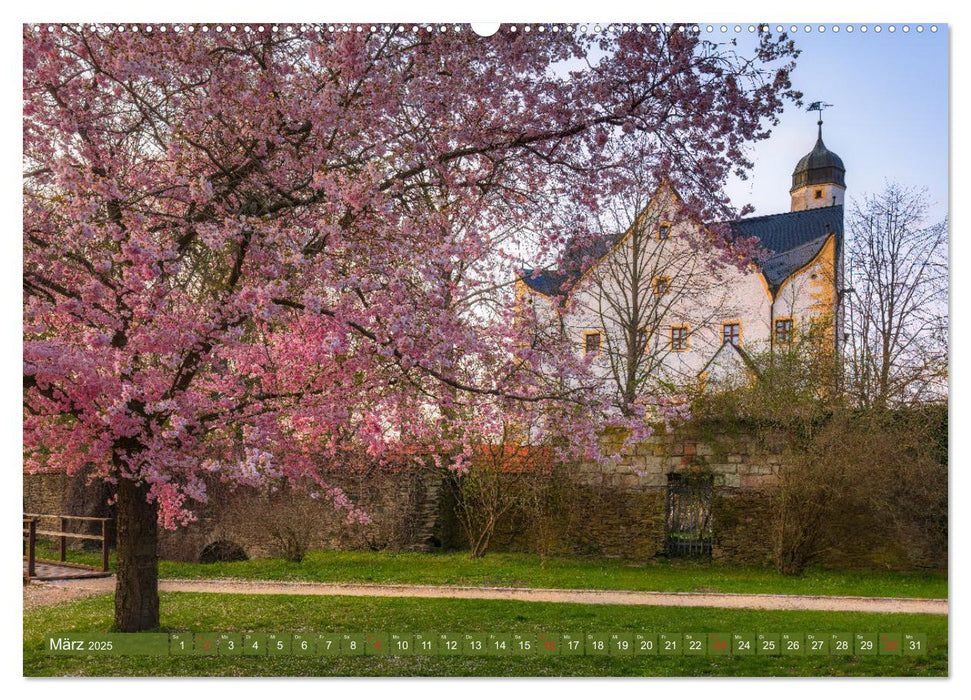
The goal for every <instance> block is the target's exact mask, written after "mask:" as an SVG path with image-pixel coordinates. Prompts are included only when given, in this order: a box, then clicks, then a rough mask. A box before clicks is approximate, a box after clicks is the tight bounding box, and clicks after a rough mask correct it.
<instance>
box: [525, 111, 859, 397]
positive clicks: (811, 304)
mask: <svg viewBox="0 0 971 700" xmlns="http://www.w3.org/2000/svg"><path fill="white" fill-rule="evenodd" d="M844 175H845V168H844V166H843V163H842V161H841V160H840V158H839V157H838V156H837V155H836V154H835V153H833V152H831V151H829V150H828V149H827V148H826V146H825V145H824V144H823V139H822V123H821V122H820V127H819V137H818V139H817V141H816V144H815V146H814V148H813V150H812V151H811V152H810V153H808V154H807V155H806V156H804V157H803V158H802V159H800V160H799V162H798V164H797V165H796V168H795V170H794V172H793V175H792V186H791V189H790V196H791V210H790V211H789V212H785V213H781V214H774V215H769V216H759V217H749V218H745V219H740V220H738V221H735V222H731V224H730V226H731V229H732V232H733V235H734V236H736V237H742V238H751V237H755V238H757V239H758V241H759V243H760V246H761V247H762V249H763V250H764V251H766V255H765V256H763V257H762V258H761V260H760V262H759V263H757V264H754V263H753V264H748V265H744V266H741V267H739V266H737V265H734V264H726V263H724V262H719V261H718V260H716V258H717V257H719V251H714V252H713V250H712V248H711V246H710V239H706V238H705V235H704V232H705V228H704V227H703V226H701V225H700V224H699V223H697V222H694V221H690V220H683V219H679V215H678V210H679V207H678V202H679V200H678V197H677V195H676V193H674V192H672V191H670V190H661V191H659V192H657V193H656V194H655V195H654V197H653V198H652V199H651V201H650V203H649V204H648V205H647V207H646V208H645V209H644V210H643V211H642V212H641V214H640V215H639V216H638V217H637V218H636V220H635V223H634V224H633V225H632V226H631V227H630V229H629V230H628V231H626V232H624V233H622V234H618V235H615V236H611V237H606V238H604V239H602V240H597V241H595V242H593V243H589V244H586V245H585V246H584V248H583V250H580V251H574V252H573V253H571V255H573V256H574V259H577V258H582V259H583V260H584V261H587V262H586V264H585V265H575V266H572V267H571V266H569V265H564V269H542V270H532V269H524V270H523V272H522V276H521V278H520V280H519V281H518V283H517V295H518V296H519V297H520V299H525V300H526V301H528V303H531V304H533V305H534V306H536V307H537V309H538V312H539V315H540V316H541V317H544V318H547V319H549V320H550V322H551V324H552V323H555V324H556V325H558V327H559V331H560V332H562V333H565V334H566V335H567V337H569V338H570V339H571V341H572V342H573V344H574V346H575V347H576V351H577V352H578V353H579V354H580V355H582V356H589V357H590V362H591V363H592V366H593V367H594V368H595V370H596V371H597V372H598V373H600V374H602V375H604V377H605V378H608V379H610V378H612V379H614V380H615V381H616V382H617V383H618V386H619V387H621V390H622V392H623V389H624V388H627V389H628V390H629V389H631V387H632V386H634V385H637V386H643V385H644V384H647V383H651V384H656V383H662V384H665V385H668V386H670V387H672V388H674V387H679V386H686V385H689V384H693V383H695V382H697V381H698V379H699V378H702V379H704V378H707V377H711V378H714V379H717V378H718V377H719V376H721V375H727V374H730V373H734V372H737V371H738V370H740V369H744V368H746V367H749V368H751V366H752V363H751V359H750V358H751V357H752V355H753V354H754V353H759V352H762V351H765V350H769V349H773V348H778V347H780V346H786V345H789V344H791V343H792V342H794V341H795V339H796V338H797V335H798V334H799V333H800V332H806V331H808V329H809V328H810V327H812V326H815V327H816V328H819V327H822V328H823V329H828V330H827V332H828V333H829V334H830V338H831V340H832V343H833V345H834V348H835V347H836V346H838V343H839V342H840V333H839V319H840V309H839V302H840V289H841V282H842V249H843V197H844V193H845V190H846V184H845V179H844ZM706 240H708V241H709V244H708V245H707V246H706V244H705V242H706ZM567 257H568V256H567ZM566 268H569V269H570V270H571V271H567V269H566Z"/></svg>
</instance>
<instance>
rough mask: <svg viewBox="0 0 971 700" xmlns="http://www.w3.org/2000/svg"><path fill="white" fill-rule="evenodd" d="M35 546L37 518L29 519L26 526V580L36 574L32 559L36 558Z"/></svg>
mask: <svg viewBox="0 0 971 700" xmlns="http://www.w3.org/2000/svg"><path fill="white" fill-rule="evenodd" d="M36 548H37V520H35V519H34V518H31V519H30V524H29V525H28V526H27V580H28V581H29V580H30V579H32V578H34V576H36V575H37V569H36V567H35V565H34V559H35V558H36V552H35V550H36Z"/></svg>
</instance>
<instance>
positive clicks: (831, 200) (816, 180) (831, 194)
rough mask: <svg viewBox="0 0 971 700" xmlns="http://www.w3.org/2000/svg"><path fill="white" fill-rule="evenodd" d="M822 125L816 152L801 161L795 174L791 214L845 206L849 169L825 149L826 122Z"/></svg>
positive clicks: (820, 125) (793, 175) (793, 172)
mask: <svg viewBox="0 0 971 700" xmlns="http://www.w3.org/2000/svg"><path fill="white" fill-rule="evenodd" d="M817 124H818V125H819V136H818V137H817V139H816V145H815V146H813V150H811V151H810V152H809V153H807V154H806V155H804V156H803V157H802V158H800V159H799V162H798V163H797V164H796V169H795V170H793V171H792V189H790V190H789V194H790V195H792V209H791V211H803V210H805V209H817V208H819V207H831V206H834V205H837V204H842V203H843V194H844V193H845V192H846V181H845V180H844V178H843V176H844V175H845V174H846V168H845V167H843V161H842V160H841V159H840V157H839V156H838V155H836V154H835V153H833V152H832V151H831V150H829V149H828V148H826V144H824V143H823V121H822V119H820V120H819V122H817Z"/></svg>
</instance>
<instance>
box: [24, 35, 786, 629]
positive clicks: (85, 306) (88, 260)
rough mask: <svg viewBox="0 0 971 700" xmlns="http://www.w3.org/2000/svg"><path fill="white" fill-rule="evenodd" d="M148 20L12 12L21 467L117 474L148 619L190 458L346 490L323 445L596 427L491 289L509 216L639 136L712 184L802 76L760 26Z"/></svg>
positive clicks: (120, 613) (676, 172)
mask: <svg viewBox="0 0 971 700" xmlns="http://www.w3.org/2000/svg"><path fill="white" fill-rule="evenodd" d="M175 29H176V28H174V27H172V26H168V27H166V28H165V31H163V28H161V27H158V26H155V27H149V26H145V25H142V26H139V27H134V26H131V25H126V26H124V27H120V26H111V27H109V26H102V25H97V26H86V27H84V28H75V27H71V26H68V27H62V26H61V25H53V26H40V27H34V26H28V27H25V28H24V36H23V39H24V97H23V111H24V122H23V124H24V182H23V187H24V199H23V202H24V205H23V206H24V209H23V216H24V271H23V289H24V346H23V375H24V376H23V380H24V393H23V407H24V449H25V468H26V469H30V470H56V471H64V472H67V473H76V472H78V471H79V470H82V469H86V470H88V471H89V473H90V474H91V475H92V478H95V479H101V480H104V481H106V482H108V483H110V484H111V485H112V487H113V489H114V493H115V496H114V500H115V502H116V512H117V536H118V541H117V588H116V595H115V625H116V627H117V629H119V630H122V631H137V630H145V629H151V628H155V627H158V625H159V605H158V585H157V538H158V528H159V527H164V528H176V527H179V526H182V525H185V524H186V523H188V522H190V521H191V520H192V519H193V508H194V507H195V506H196V505H198V504H200V503H203V502H205V500H206V489H205V484H206V482H207V480H210V479H222V480H224V481H225V482H228V483H230V484H252V485H260V484H264V483H266V482H268V481H278V480H285V481H286V482H287V483H300V484H307V486H306V487H307V488H310V489H313V490H314V492H315V493H317V494H319V495H320V496H322V497H325V498H329V499H331V500H332V501H333V503H334V506H335V507H337V508H340V509H344V510H345V511H346V513H347V517H348V518H350V519H352V520H366V518H367V515H366V514H365V513H362V512H360V511H359V510H358V509H357V508H356V507H355V505H354V504H353V503H352V502H350V500H349V499H347V498H346V497H345V496H344V494H343V493H341V491H340V490H339V489H338V488H336V487H334V486H333V485H332V484H331V483H329V482H328V481H327V479H326V478H325V476H324V472H323V471H322V470H321V469H320V465H321V464H326V463H331V464H333V462H334V460H340V459H344V458H346V456H347V455H362V456H367V457H368V458H374V459H380V458H381V457H382V455H384V454H385V453H386V452H387V451H388V450H395V449H399V448H400V447H401V446H402V445H416V444H417V445H426V446H431V447H433V448H434V451H435V452H436V454H438V455H443V456H445V458H446V459H447V460H452V462H453V464H454V466H455V468H461V466H462V463H463V460H464V459H467V457H468V455H469V454H470V448H471V444H472V443H473V441H478V442H481V441H488V440H489V439H490V436H491V435H495V434H496V432H497V431H500V430H502V429H503V426H508V425H510V424H528V425H530V426H531V430H530V434H529V435H527V436H525V437H524V439H525V440H541V441H546V442H548V443H549V444H556V445H557V446H558V449H560V450H561V452H562V456H564V457H566V456H567V454H568V453H571V454H575V455H581V454H582V455H584V456H586V457H597V456H598V455H597V451H598V447H597V445H598V441H597V435H598V432H599V431H600V430H601V429H602V428H603V427H604V426H605V425H606V424H608V423H609V422H611V421H623V420H629V418H626V417H624V416H622V415H620V414H619V413H618V412H617V411H616V410H614V409H613V407H612V406H611V405H610V403H609V401H607V400H605V398H604V396H605V395H604V393H603V392H599V391H597V389H596V386H594V385H593V384H592V383H591V380H590V379H589V377H587V376H586V375H585V373H584V366H583V364H582V363H581V362H579V361H578V360H577V359H576V358H575V353H573V352H571V351H570V349H569V348H566V347H558V346H557V343H556V342H554V341H543V342H540V341H539V340H537V338H538V336H537V335H536V334H535V333H532V332H531V328H530V324H529V322H528V318H525V317H524V316H523V315H521V314H520V315H517V309H516V306H515V304H514V303H513V302H512V293H511V289H512V285H511V283H512V281H513V280H514V277H515V272H516V265H515V263H516V260H515V259H514V257H513V253H512V252H511V251H512V250H513V249H514V247H513V246H512V245H511V242H512V241H515V240H517V237H521V236H530V237H531V240H532V242H533V244H534V245H535V248H536V250H537V251H538V252H539V254H541V255H542V254H552V252H553V251H555V250H558V249H559V248H560V247H561V246H562V243H563V242H564V241H565V239H566V238H567V237H568V236H569V237H575V236H576V235H582V234H583V231H582V230H581V229H582V226H583V224H582V222H583V221H589V217H588V216H586V213H588V212H589V211H591V210H595V209H596V208H597V207H599V206H601V205H602V204H603V203H604V202H605V201H606V200H608V199H609V198H611V197H614V196H616V195H617V194H618V193H620V192H622V191H623V190H624V189H625V188H627V187H630V186H631V185H632V182H633V180H632V179H631V178H630V177H629V173H628V168H627V167H626V166H627V165H628V164H629V163H631V162H635V161H636V162H637V163H638V164H639V166H640V167H639V168H638V170H639V172H641V173H643V171H644V168H650V169H651V170H652V171H653V172H655V173H656V174H657V177H658V180H659V181H660V179H661V178H662V177H663V178H664V179H665V180H666V181H667V182H669V183H670V184H671V186H672V187H674V188H675V189H676V190H677V191H678V192H679V193H680V194H681V196H682V197H683V199H684V202H685V205H686V206H687V207H689V208H690V209H691V211H692V215H694V216H696V217H698V219H699V220H706V221H712V220H724V219H725V218H728V217H730V216H732V215H733V214H734V212H732V210H731V208H730V207H729V204H728V202H727V201H726V199H725V198H724V196H723V194H722V191H723V185H724V183H725V180H726V178H727V177H728V176H729V175H730V174H731V173H733V172H736V171H737V172H744V171H745V170H746V169H747V168H748V167H750V163H748V161H747V160H746V155H745V147H746V144H748V143H750V142H752V141H753V140H757V139H762V138H765V137H766V136H767V135H768V129H769V128H770V127H771V126H772V125H773V124H774V123H775V121H776V119H777V115H778V113H779V112H780V111H781V109H782V106H783V104H784V102H785V101H786V100H788V99H792V98H797V97H798V95H796V94H795V93H794V92H793V91H792V90H791V88H790V83H789V72H790V70H791V68H792V62H793V60H794V57H795V53H796V52H795V50H794V48H793V47H792V44H791V42H789V41H788V40H786V38H785V37H784V36H783V37H773V36H771V35H770V34H768V33H762V34H760V37H759V39H758V40H756V41H755V43H754V44H753V46H754V48H753V49H752V51H751V55H748V56H742V55H739V54H737V53H736V51H735V49H733V48H731V47H726V46H719V45H714V44H711V43H710V42H707V41H704V40H702V39H701V38H699V36H698V35H697V34H696V33H694V32H692V31H691V30H690V28H684V27H674V28H670V29H663V28H662V29H659V28H654V30H653V31H652V29H651V28H649V27H640V28H637V27H623V28H621V27H615V28H609V29H607V30H606V31H604V32H601V33H597V34H594V33H592V32H591V33H589V34H586V33H581V32H579V31H568V30H566V29H565V28H559V30H558V31H553V28H552V27H544V28H543V29H544V31H542V32H541V31H538V28H536V27H534V28H533V30H532V31H531V32H529V33H526V32H524V31H523V30H522V27H519V28H518V29H519V31H515V32H514V31H512V30H511V29H510V28H508V27H506V28H504V29H503V30H501V31H500V32H499V33H498V34H497V35H495V36H493V37H490V38H481V37H478V36H476V35H475V34H474V33H473V32H471V31H470V30H469V29H468V28H467V27H459V28H457V29H456V28H453V27H448V28H447V31H442V29H441V28H440V27H425V26H378V27H374V28H372V27H370V26H360V27H359V26H353V27H350V28H349V31H343V30H342V31H334V32H331V31H328V30H327V28H326V27H297V26H280V27H275V28H272V30H271V25H265V26H263V27H259V26H256V25H252V26H243V25H237V26H235V27H234V28H232V29H230V27H228V26H223V27H220V28H217V27H215V26H208V27H202V26H195V27H180V28H178V29H180V30H181V31H175ZM190 30H192V31H190ZM564 212H576V213H577V214H576V216H575V221H576V224H575V227H574V225H573V224H571V223H570V222H571V218H570V216H569V215H564ZM725 245H726V246H728V245H730V243H728V242H726V243H725ZM564 435H566V436H569V440H563V439H562V437H563V436H564ZM557 436H559V437H557Z"/></svg>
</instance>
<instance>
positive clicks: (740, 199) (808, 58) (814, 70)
mask: <svg viewBox="0 0 971 700" xmlns="http://www.w3.org/2000/svg"><path fill="white" fill-rule="evenodd" d="M702 26H703V27H704V26H705V25H702ZM715 26H716V27H717V26H718V25H715ZM887 26H888V25H886V24H884V25H883V31H882V32H880V33H879V34H878V33H875V32H874V31H873V29H872V25H871V26H870V31H868V32H866V33H865V34H864V33H861V32H860V31H859V25H855V29H856V31H854V32H853V33H852V34H848V33H847V32H846V31H845V28H844V26H842V25H841V31H840V32H839V33H833V32H832V31H831V29H830V30H829V31H827V32H825V33H823V34H820V33H819V32H818V31H817V30H816V29H815V28H814V31H813V32H811V33H804V32H803V31H802V28H801V26H800V31H798V32H797V33H795V34H791V35H790V36H792V38H793V39H794V40H795V41H796V45H797V46H798V47H799V48H801V49H802V54H801V55H800V56H799V59H798V60H797V63H796V70H795V71H794V73H793V85H794V87H795V88H796V89H798V90H801V91H802V92H803V94H804V96H805V97H804V100H805V101H806V102H807V103H808V102H812V101H815V100H823V101H825V102H829V103H831V104H832V105H833V107H831V108H829V109H827V110H826V111H825V112H824V113H823V121H824V124H823V140H824V141H825V143H826V146H827V147H828V148H829V149H830V150H832V151H834V152H835V153H837V154H839V156H840V157H841V158H842V159H843V163H844V165H846V186H847V191H846V196H847V204H850V203H852V201H853V200H854V198H858V197H860V196H861V195H862V194H863V193H866V192H875V191H879V190H880V189H881V188H882V187H883V184H884V182H885V180H896V181H898V182H900V183H901V184H904V185H912V186H917V187H927V188H928V193H929V199H930V201H931V202H932V204H933V206H932V210H931V215H932V217H933V219H934V220H939V219H941V218H943V217H944V216H945V215H946V214H947V211H948V75H947V70H948V45H947V44H948V37H947V25H945V24H941V25H938V31H937V32H936V33H931V32H930V31H928V30H927V27H928V26H929V25H924V26H925V30H924V32H923V33H920V34H918V33H917V32H915V31H914V30H913V25H912V28H911V31H910V32H909V33H906V34H905V33H903V32H902V31H901V30H900V27H901V25H897V26H896V29H897V31H896V32H894V33H889V32H888V31H887ZM827 27H832V25H827ZM716 31H717V30H716ZM730 31H731V30H730ZM702 34H703V35H706V34H707V33H706V32H705V31H704V29H703V30H702ZM731 35H734V34H733V33H732V34H731ZM710 36H715V35H710ZM715 40H716V41H721V40H720V38H718V39H715ZM743 41H744V39H743ZM740 43H741V42H740ZM741 48H743V49H744V45H743V46H742V47H741ZM816 120H817V116H816V113H815V112H806V111H805V107H803V108H796V107H789V108H787V110H786V111H785V113H784V114H783V115H782V120H781V123H780V124H779V126H778V127H777V128H776V129H774V130H773V133H772V136H771V137H770V138H769V139H768V140H766V141H762V142H760V143H758V144H757V145H755V146H754V150H753V155H754V158H753V160H754V161H755V167H754V169H753V170H752V172H751V176H750V177H749V179H748V180H746V181H738V180H735V181H733V182H732V183H731V184H730V186H729V194H730V195H731V197H732V200H733V202H734V203H735V204H736V205H741V204H745V203H751V204H753V205H754V206H755V208H756V212H755V213H756V214H772V213H777V212H783V211H788V210H789V187H790V185H791V175H792V169H793V167H795V164H796V161H798V160H799V158H801V157H802V156H803V155H805V154H806V153H808V152H809V151H810V150H811V149H812V147H813V144H814V143H815V141H816Z"/></svg>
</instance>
